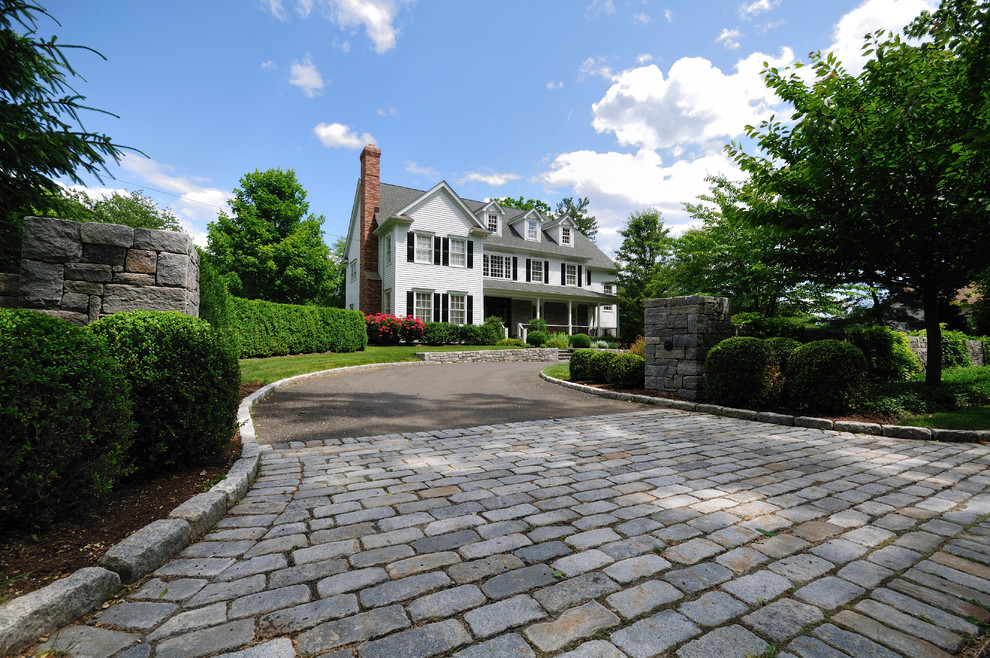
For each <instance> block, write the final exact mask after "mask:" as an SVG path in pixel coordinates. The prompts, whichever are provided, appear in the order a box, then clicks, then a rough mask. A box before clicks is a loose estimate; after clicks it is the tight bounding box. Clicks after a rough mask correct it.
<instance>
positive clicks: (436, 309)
mask: <svg viewBox="0 0 990 658" xmlns="http://www.w3.org/2000/svg"><path fill="white" fill-rule="evenodd" d="M433 321H434V322H440V293H438V292H435V293H433Z"/></svg>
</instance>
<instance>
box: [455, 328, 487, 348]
mask: <svg viewBox="0 0 990 658" xmlns="http://www.w3.org/2000/svg"><path fill="white" fill-rule="evenodd" d="M457 335H458V338H459V339H460V341H461V342H462V343H464V344H465V345H492V344H493V343H495V341H493V340H491V338H492V336H493V332H492V331H491V330H489V329H487V328H486V327H483V326H478V325H476V324H462V325H461V326H460V327H458V334H457ZM489 341H491V342H489Z"/></svg>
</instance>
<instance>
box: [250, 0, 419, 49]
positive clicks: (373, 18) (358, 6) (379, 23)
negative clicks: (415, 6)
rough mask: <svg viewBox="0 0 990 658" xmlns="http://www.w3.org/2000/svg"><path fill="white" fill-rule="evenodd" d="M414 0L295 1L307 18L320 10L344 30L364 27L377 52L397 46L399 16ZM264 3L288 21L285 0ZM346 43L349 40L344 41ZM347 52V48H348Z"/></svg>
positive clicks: (279, 17) (297, 8) (302, 14)
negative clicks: (396, 23)
mask: <svg viewBox="0 0 990 658" xmlns="http://www.w3.org/2000/svg"><path fill="white" fill-rule="evenodd" d="M412 2H413V0H296V12H297V13H298V14H299V16H301V17H302V18H304V19H306V18H309V16H310V15H311V14H312V13H313V12H314V10H317V13H319V14H321V15H322V16H324V17H325V18H326V19H327V20H329V21H330V22H332V23H334V24H336V25H337V26H338V27H340V28H341V29H344V30H350V31H357V30H359V29H364V31H365V33H366V34H367V35H368V38H369V39H371V42H372V43H373V44H374V47H375V51H376V52H378V53H386V52H388V51H389V50H391V49H392V48H395V45H396V43H397V37H398V28H396V26H395V21H396V18H397V16H398V14H399V12H400V11H401V10H402V8H403V6H405V5H408V4H412ZM263 6H264V7H265V8H266V9H267V10H268V11H269V12H271V14H272V15H273V16H275V17H276V18H277V19H279V20H280V21H285V20H288V15H287V13H286V11H285V7H284V5H283V1H282V0H264V1H263ZM345 43H346V42H345ZM345 52H346V49H345Z"/></svg>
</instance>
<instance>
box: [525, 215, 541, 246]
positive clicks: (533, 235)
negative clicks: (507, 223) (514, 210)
mask: <svg viewBox="0 0 990 658" xmlns="http://www.w3.org/2000/svg"><path fill="white" fill-rule="evenodd" d="M526 239H527V240H529V241H530V242H537V241H538V240H539V223H538V222H537V221H536V220H535V219H527V220H526Z"/></svg>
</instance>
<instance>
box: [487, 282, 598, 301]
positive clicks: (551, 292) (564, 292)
mask: <svg viewBox="0 0 990 658" xmlns="http://www.w3.org/2000/svg"><path fill="white" fill-rule="evenodd" d="M496 291H504V292H525V293H527V294H537V295H539V294H540V293H541V292H544V293H545V294H546V296H547V297H552V296H560V297H586V298H588V299H598V300H601V301H603V302H605V303H606V304H614V303H615V299H616V298H615V295H606V294H605V293H601V292H595V291H594V290H588V289H587V288H576V287H574V286H567V287H566V288H562V287H561V286H555V285H547V286H544V285H543V284H540V283H524V282H522V281H509V280H508V279H485V294H486V295H487V294H489V293H492V292H496Z"/></svg>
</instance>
